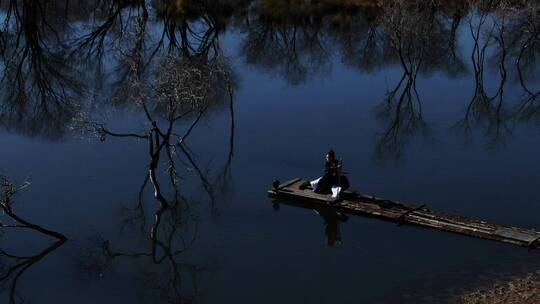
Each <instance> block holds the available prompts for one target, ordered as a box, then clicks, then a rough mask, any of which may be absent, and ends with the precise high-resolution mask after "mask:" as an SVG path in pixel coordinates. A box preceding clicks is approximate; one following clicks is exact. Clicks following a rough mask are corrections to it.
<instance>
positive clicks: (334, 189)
mask: <svg viewBox="0 0 540 304" xmlns="http://www.w3.org/2000/svg"><path fill="white" fill-rule="evenodd" d="M340 192H341V187H337V186H334V187H332V198H336V197H337V196H338V195H339V193H340Z"/></svg>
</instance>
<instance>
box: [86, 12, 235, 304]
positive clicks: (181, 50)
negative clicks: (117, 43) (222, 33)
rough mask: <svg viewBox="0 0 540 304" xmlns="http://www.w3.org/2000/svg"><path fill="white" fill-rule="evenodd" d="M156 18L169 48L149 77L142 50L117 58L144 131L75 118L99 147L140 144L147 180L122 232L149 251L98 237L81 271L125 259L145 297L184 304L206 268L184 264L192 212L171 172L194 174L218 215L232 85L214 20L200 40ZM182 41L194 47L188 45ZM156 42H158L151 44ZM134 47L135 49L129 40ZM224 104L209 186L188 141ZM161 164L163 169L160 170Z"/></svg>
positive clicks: (225, 177)
mask: <svg viewBox="0 0 540 304" xmlns="http://www.w3.org/2000/svg"><path fill="white" fill-rule="evenodd" d="M138 11H139V12H141V10H138ZM165 11H166V12H169V10H165ZM145 15H146V13H145V12H144V10H142V16H143V17H142V18H138V20H139V23H138V26H139V27H138V28H139V30H138V32H139V33H140V32H142V31H143V30H142V29H143V28H144V26H145V25H144V23H145V22H146V21H144V20H145V18H144V16H145ZM162 17H163V18H164V19H165V22H166V24H169V28H167V32H164V35H165V34H166V35H168V37H169V42H170V44H169V45H168V47H165V52H166V53H165V54H163V55H162V56H159V57H156V58H159V64H158V68H157V69H156V70H155V77H154V78H152V77H151V76H149V75H147V74H148V73H147V71H148V70H147V69H146V66H145V65H146V61H145V60H142V58H143V57H144V52H143V49H142V48H138V47H135V48H134V49H132V50H133V51H132V52H130V53H126V54H127V55H126V56H125V58H124V59H123V61H124V62H126V63H127V64H128V66H129V69H130V70H129V72H127V73H125V74H124V75H127V77H121V78H120V79H121V80H122V86H123V87H124V89H123V92H125V93H126V94H127V95H124V97H125V98H123V100H124V102H126V101H127V100H129V101H130V103H131V104H132V105H135V106H136V107H137V108H139V109H140V111H142V113H143V117H144V118H145V124H146V125H147V126H148V130H146V131H143V132H140V131H137V132H129V133H122V132H117V131H113V130H111V129H110V128H109V127H108V125H107V124H106V123H105V122H102V121H98V120H96V119H93V118H92V117H91V116H89V115H88V116H82V117H81V119H80V122H79V123H80V125H81V126H84V127H85V128H86V129H87V130H88V131H91V132H94V133H95V134H96V135H98V137H99V138H100V139H101V140H102V141H103V140H106V139H107V138H109V137H111V138H119V137H121V138H134V139H137V140H142V141H143V142H146V144H147V147H148V159H149V163H148V173H147V174H146V175H145V177H144V181H143V183H142V185H141V188H140V190H139V195H138V202H137V204H136V205H135V207H134V208H127V209H126V210H124V211H125V213H124V215H125V217H124V220H123V224H122V225H123V227H127V226H131V227H138V229H137V230H138V231H140V232H141V233H142V235H143V236H145V235H146V237H145V238H146V239H147V240H148V247H147V249H143V250H139V249H133V250H127V251H123V250H116V249H115V247H117V246H115V245H114V244H113V243H111V241H109V240H105V239H104V238H101V242H100V243H101V245H99V246H98V247H99V248H100V250H99V251H98V252H95V251H91V252H90V254H88V255H87V259H86V260H85V261H83V265H84V269H86V270H98V271H103V270H104V269H105V268H107V267H110V266H112V265H113V264H114V263H115V261H116V260H118V259H130V260H132V261H133V263H135V265H139V267H140V268H141V274H142V276H143V280H144V282H145V283H146V284H147V287H148V288H149V290H151V291H152V290H153V291H155V292H156V293H157V294H158V295H159V299H160V301H161V302H169V303H184V302H192V301H193V300H194V299H195V298H197V297H199V291H198V288H197V282H198V280H197V275H198V273H199V272H200V271H202V270H203V269H205V267H202V266H197V265H195V264H190V263H188V262H184V261H183V260H185V257H184V255H185V253H186V251H187V250H188V249H189V248H190V247H191V245H192V244H193V242H194V241H195V239H196V226H197V225H196V218H195V216H194V215H193V213H192V207H193V203H191V202H190V201H189V200H188V199H187V198H185V197H184V196H182V194H181V191H180V181H181V179H182V177H181V176H180V173H179V171H178V170H177V163H178V162H181V163H182V164H184V165H185V166H187V167H190V168H193V170H194V171H195V172H196V174H197V175H198V177H199V179H200V181H201V184H202V187H203V189H204V190H205V191H206V193H207V195H208V198H209V201H210V206H211V209H212V210H213V211H216V210H217V209H218V208H217V206H216V202H215V190H214V187H215V186H216V185H220V186H221V187H226V186H223V185H225V184H227V183H228V182H230V180H229V179H230V178H232V175H231V173H230V166H231V162H232V159H233V151H234V105H233V98H234V87H235V85H234V77H233V76H232V71H231V69H230V67H229V63H228V61H227V59H226V58H225V56H224V55H223V54H222V52H221V49H220V44H219V39H218V34H219V32H217V29H216V27H215V26H214V24H213V23H212V20H213V19H211V18H208V19H205V23H204V26H203V27H202V28H203V33H204V34H202V36H201V34H200V32H195V31H193V30H191V29H190V24H189V22H186V21H185V20H183V19H182V16H180V17H178V16H162ZM175 18H180V19H179V20H178V19H175ZM170 19H175V20H176V22H172V21H170ZM171 27H172V28H171ZM173 29H175V30H178V31H179V32H180V35H179V36H178V37H180V38H178V37H177V34H176V33H174V32H172V30H173ZM98 31H99V30H98ZM189 35H191V37H192V38H193V39H194V41H195V42H193V41H192V40H190V39H189V37H188V36H189ZM136 37H140V39H142V37H143V35H142V34H137V35H136ZM162 43H163V42H162V41H160V42H159V43H158V45H159V44H162ZM85 44H86V45H92V44H93V43H92V42H86V41H85V42H84V43H82V44H81V46H84V45H85ZM135 45H140V43H139V42H137V41H135ZM155 54H156V49H153V50H152V53H151V55H150V56H151V57H152V56H155ZM117 96H118V95H117ZM224 104H227V107H226V108H227V109H228V110H229V111H230V117H231V125H230V139H229V145H230V149H229V153H228V157H227V159H226V162H225V164H224V166H223V169H222V170H221V172H220V173H218V178H217V179H216V180H215V181H212V180H211V179H210V178H209V177H208V176H207V173H206V172H205V171H204V170H203V169H201V167H200V165H199V164H198V163H197V160H196V158H195V156H194V154H193V153H192V152H191V149H190V148H189V147H188V146H187V142H188V139H189V137H190V135H191V134H192V131H193V130H194V129H195V127H196V126H197V125H198V124H199V123H200V122H201V121H202V120H203V119H204V117H205V115H207V114H208V113H209V112H211V111H215V110H218V109H221V108H222V106H223V105H224ZM163 159H165V160H163ZM164 164H165V167H164V168H163V169H164V170H163V169H162V170H160V168H161V166H162V165H164ZM163 171H165V174H163V173H162V172H163ZM149 184H151V185H152V193H153V197H154V199H155V201H156V202H157V203H158V208H157V210H156V211H155V212H154V213H153V217H154V219H153V223H152V224H149V225H147V222H146V221H147V217H148V211H147V210H146V209H147V208H148V206H146V204H145V202H144V196H145V193H146V189H147V186H148V185H149ZM168 193H170V194H168ZM149 209H155V208H154V207H149ZM145 247H146V246H145Z"/></svg>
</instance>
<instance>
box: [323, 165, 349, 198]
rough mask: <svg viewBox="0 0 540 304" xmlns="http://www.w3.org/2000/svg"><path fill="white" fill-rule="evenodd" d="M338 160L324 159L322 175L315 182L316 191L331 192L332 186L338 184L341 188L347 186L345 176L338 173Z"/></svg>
mask: <svg viewBox="0 0 540 304" xmlns="http://www.w3.org/2000/svg"><path fill="white" fill-rule="evenodd" d="M339 170H340V169H339V162H338V161H337V160H333V161H326V162H325V164H324V175H323V176H322V177H321V179H320V180H319V183H318V184H317V189H315V192H316V193H320V194H331V193H332V187H334V186H340V187H342V190H345V189H347V188H348V187H349V181H348V179H347V177H345V176H340V174H339Z"/></svg>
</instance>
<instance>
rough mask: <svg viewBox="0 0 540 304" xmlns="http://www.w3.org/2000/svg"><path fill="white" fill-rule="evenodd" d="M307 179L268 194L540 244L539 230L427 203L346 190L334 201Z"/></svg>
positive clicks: (401, 221)
mask: <svg viewBox="0 0 540 304" xmlns="http://www.w3.org/2000/svg"><path fill="white" fill-rule="evenodd" d="M303 182H304V180H302V179H300V178H297V179H294V180H291V181H288V182H286V183H282V184H279V185H277V184H276V185H274V186H273V188H272V189H270V190H269V191H268V195H269V196H270V197H272V198H274V199H282V200H286V201H288V202H289V204H292V205H298V206H302V207H317V208H320V207H326V208H332V209H334V210H336V211H339V212H342V213H348V214H354V215H363V216H372V217H377V218H381V219H385V220H389V221H393V222H397V223H399V224H410V225H417V226H423V227H428V228H433V229H438V230H443V231H448V232H453V233H459V234H463V235H468V236H473V237H478V238H482V239H488V240H494V241H499V242H503V243H510V244H515V245H520V246H525V247H528V248H529V249H534V248H536V247H538V246H540V241H539V240H540V232H538V231H535V230H532V229H522V228H517V227H510V226H504V225H497V224H491V223H487V222H485V221H481V220H475V219H470V218H465V217H461V216H457V215H451V214H445V213H441V212H435V211H432V210H430V209H428V208H427V207H426V206H425V205H421V206H408V205H405V204H402V203H399V202H395V201H391V200H386V199H380V198H376V197H373V196H369V195H365V194H360V193H356V192H351V191H345V193H344V194H343V196H342V198H341V199H340V200H338V201H332V200H331V198H330V196H329V195H322V194H317V193H314V192H313V191H312V190H310V189H300V185H301V184H302V183H303Z"/></svg>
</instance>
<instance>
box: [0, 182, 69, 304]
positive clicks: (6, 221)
mask: <svg viewBox="0 0 540 304" xmlns="http://www.w3.org/2000/svg"><path fill="white" fill-rule="evenodd" d="M28 185H29V183H25V184H23V185H22V186H16V185H14V184H13V183H12V182H10V181H9V180H8V179H7V177H5V176H0V187H1V193H0V208H1V209H2V212H3V215H4V216H3V218H2V219H0V233H2V234H5V233H7V230H18V231H22V230H31V231H35V232H38V233H40V234H42V235H45V236H48V237H51V238H53V239H56V241H55V242H54V243H53V244H51V245H50V246H48V247H46V248H44V249H42V250H41V251H40V252H38V253H36V254H32V255H27V254H19V253H12V252H8V251H6V250H4V249H0V286H1V287H2V288H6V289H7V292H8V293H9V303H10V304H16V303H24V302H25V300H24V297H23V296H21V295H20V294H19V293H18V292H17V285H18V283H19V280H20V279H21V278H22V277H23V275H24V274H25V273H26V271H27V270H28V269H30V268H31V267H32V266H33V265H35V264H37V263H39V262H40V261H41V260H42V259H44V258H45V257H46V256H47V255H49V254H50V253H52V252H53V251H55V250H56V249H58V248H59V247H60V246H62V245H63V244H64V243H65V242H66V240H67V238H66V237H65V236H64V235H63V234H61V233H59V232H56V231H53V230H49V229H47V228H44V227H42V226H39V225H36V224H34V223H32V222H29V221H28V220H26V219H24V218H23V217H21V215H19V214H17V212H16V211H15V210H14V209H13V205H14V203H15V201H14V197H15V195H16V194H17V193H19V192H20V191H22V190H24V189H25V188H26V187H27V186H28Z"/></svg>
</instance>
